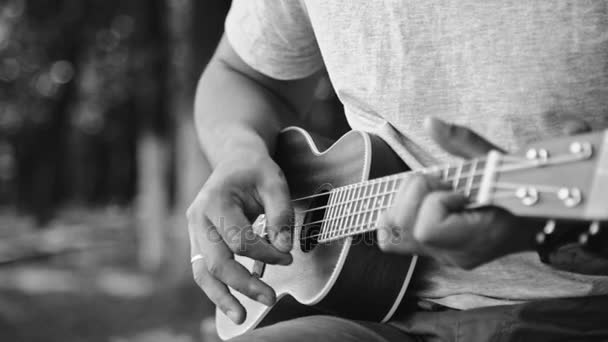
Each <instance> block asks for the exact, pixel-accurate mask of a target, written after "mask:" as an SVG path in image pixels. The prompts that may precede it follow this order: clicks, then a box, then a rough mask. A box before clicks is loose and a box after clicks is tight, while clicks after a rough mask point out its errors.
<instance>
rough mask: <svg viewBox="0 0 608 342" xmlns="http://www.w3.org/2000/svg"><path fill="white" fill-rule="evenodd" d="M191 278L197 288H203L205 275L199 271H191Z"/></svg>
mask: <svg viewBox="0 0 608 342" xmlns="http://www.w3.org/2000/svg"><path fill="white" fill-rule="evenodd" d="M192 277H193V278H194V282H195V283H196V284H197V285H198V286H199V287H201V288H202V287H203V286H204V284H205V273H204V272H201V271H200V270H196V269H195V270H193V271H192Z"/></svg>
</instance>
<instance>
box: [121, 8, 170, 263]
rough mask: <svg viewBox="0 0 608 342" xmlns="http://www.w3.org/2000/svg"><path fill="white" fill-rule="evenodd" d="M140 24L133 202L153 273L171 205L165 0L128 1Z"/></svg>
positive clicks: (142, 257) (142, 255)
mask: <svg viewBox="0 0 608 342" xmlns="http://www.w3.org/2000/svg"><path fill="white" fill-rule="evenodd" d="M131 6H133V8H132V10H133V13H134V15H135V18H136V21H139V22H141V23H142V24H141V25H140V27H142V30H141V32H139V36H138V37H137V38H138V41H139V44H141V48H140V49H138V50H139V51H140V56H139V57H138V58H135V63H140V64H141V65H140V67H139V70H138V72H137V76H136V81H135V84H134V86H135V88H136V89H135V106H136V111H137V112H138V113H139V118H138V122H139V127H140V131H139V134H138V142H137V170H138V183H137V185H138V186H137V195H136V197H135V209H136V220H137V222H136V226H137V233H138V243H139V250H138V256H139V262H140V265H141V266H142V268H143V269H144V270H147V271H157V270H159V269H160V266H161V265H162V262H163V259H164V256H165V254H166V250H165V248H166V243H165V241H166V226H167V224H168V214H169V205H170V186H169V185H170V182H169V175H170V164H171V163H170V143H169V139H170V132H171V126H172V123H171V120H170V118H169V116H168V103H169V101H168V98H169V97H170V96H171V94H170V91H169V89H170V88H169V87H168V84H167V75H168V69H167V65H168V44H169V41H168V36H167V22H166V10H167V7H166V4H165V1H164V0H152V1H143V0H140V1H137V2H135V1H134V2H132V3H131Z"/></svg>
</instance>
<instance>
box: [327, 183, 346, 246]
mask: <svg viewBox="0 0 608 342" xmlns="http://www.w3.org/2000/svg"><path fill="white" fill-rule="evenodd" d="M344 194H345V189H344V188H338V189H337V194H336V201H335V203H334V204H333V205H332V207H331V214H330V219H329V223H328V231H327V235H326V237H325V238H326V239H330V238H331V237H332V235H333V233H334V231H335V230H336V221H337V218H338V217H339V214H338V212H339V209H340V203H341V202H342V198H344Z"/></svg>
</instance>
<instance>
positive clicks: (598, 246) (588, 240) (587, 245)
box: [578, 221, 608, 253]
mask: <svg viewBox="0 0 608 342" xmlns="http://www.w3.org/2000/svg"><path fill="white" fill-rule="evenodd" d="M606 234H607V233H606V232H605V231H604V230H603V229H602V227H601V226H600V223H599V222H598V221H593V222H592V223H591V224H590V225H589V228H588V229H587V231H586V232H584V233H582V234H580V235H579V238H578V242H579V243H580V244H581V245H582V246H583V248H584V249H586V250H588V251H590V252H595V253H599V252H602V251H603V249H605V248H604V247H605V245H606V244H607V243H608V241H606V240H608V238H606V237H602V235H606Z"/></svg>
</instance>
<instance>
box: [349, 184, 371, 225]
mask: <svg viewBox="0 0 608 342" xmlns="http://www.w3.org/2000/svg"><path fill="white" fill-rule="evenodd" d="M368 190H369V183H364V184H363V186H362V187H361V193H360V194H359V197H358V198H359V199H358V203H357V204H358V205H357V206H356V207H355V211H356V212H357V215H356V216H355V218H354V220H353V226H352V231H357V229H359V226H360V225H361V220H362V219H363V217H364V216H365V210H366V208H367V205H366V204H365V201H367V192H368Z"/></svg>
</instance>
